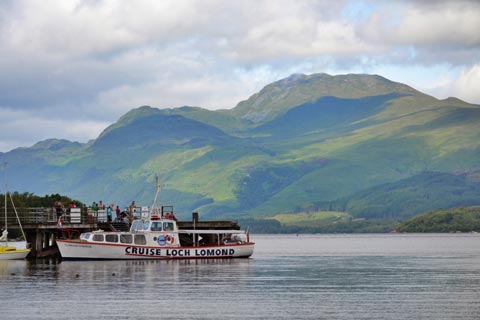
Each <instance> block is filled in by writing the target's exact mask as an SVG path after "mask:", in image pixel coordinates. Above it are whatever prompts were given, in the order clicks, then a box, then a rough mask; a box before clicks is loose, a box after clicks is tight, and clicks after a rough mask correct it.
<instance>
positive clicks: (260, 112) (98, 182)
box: [3, 74, 480, 220]
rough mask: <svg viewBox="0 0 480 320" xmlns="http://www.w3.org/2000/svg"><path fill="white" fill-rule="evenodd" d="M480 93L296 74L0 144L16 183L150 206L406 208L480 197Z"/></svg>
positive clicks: (266, 211)
mask: <svg viewBox="0 0 480 320" xmlns="http://www.w3.org/2000/svg"><path fill="white" fill-rule="evenodd" d="M479 128H480V106H478V105H472V104H468V103H465V102H463V101H460V100H458V99H454V98H450V99H446V100H438V99H435V98H433V97H430V96H428V95H425V94H423V93H421V92H418V91H416V90H414V89H412V88H411V87H408V86H406V85H404V84H400V83H395V82H392V81H390V80H387V79H385V78H382V77H380V76H375V75H341V76H330V75H326V74H314V75H308V76H307V75H294V76H291V77H289V78H286V79H283V80H279V81H277V82H275V83H272V84H270V85H267V86H266V87H265V88H263V89H262V90H261V91H260V92H258V93H256V94H254V95H252V96H251V97H250V98H249V99H247V100H245V101H242V102H240V103H239V104H238V105H237V106H236V107H235V108H233V109H231V110H219V111H209V110H205V109H202V108H197V107H180V108H172V109H164V110H159V109H156V108H152V107H148V106H143V107H140V108H137V109H134V110H132V111H130V112H128V113H127V114H125V115H124V116H123V117H121V118H120V119H119V120H118V121H117V122H116V123H114V124H112V125H111V126H109V127H108V128H107V129H105V131H104V132H103V133H102V134H101V135H100V136H99V137H98V138H97V139H95V140H93V141H91V142H89V143H88V144H79V143H73V142H69V141H65V140H48V141H44V142H40V143H38V144H36V145H35V146H33V147H31V148H20V149H15V150H12V151H10V152H8V153H5V154H3V157H4V158H5V159H6V160H7V161H8V162H9V177H10V178H9V181H10V187H11V188H12V189H13V190H17V191H20V192H24V191H25V192H34V193H36V194H40V195H43V194H46V193H60V194H67V195H69V196H70V197H72V198H76V199H81V200H83V201H84V202H85V203H91V202H92V201H99V200H103V201H104V202H115V203H118V204H120V205H127V204H128V203H130V202H131V201H132V200H136V201H137V203H141V204H145V205H149V204H150V203H151V201H152V196H153V192H154V181H155V175H158V176H159V178H160V181H161V193H160V200H161V202H162V203H163V204H173V205H175V206H176V208H177V214H178V215H179V216H180V217H189V216H190V212H191V211H198V212H200V214H201V216H202V217H203V218H219V219H220V218H232V217H235V218H242V219H248V218H251V217H265V218H268V217H272V216H274V215H276V214H279V213H290V214H295V213H297V212H306V211H311V210H313V211H317V210H324V211H342V212H345V213H346V214H349V215H351V216H352V217H354V218H368V219H373V218H375V219H378V218H380V219H384V218H388V219H391V220H399V219H405V218H408V217H411V216H412V215H414V214H416V213H419V212H423V211H427V210H433V209H438V208H449V207H454V206H459V205H480V195H479V188H478V179H477V178H476V177H477V176H478V172H479V170H480V130H479Z"/></svg>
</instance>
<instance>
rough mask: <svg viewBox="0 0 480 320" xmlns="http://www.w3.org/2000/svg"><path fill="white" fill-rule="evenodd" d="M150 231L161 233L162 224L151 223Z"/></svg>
mask: <svg viewBox="0 0 480 320" xmlns="http://www.w3.org/2000/svg"><path fill="white" fill-rule="evenodd" d="M150 230H152V231H162V223H161V222H152V227H151V228H150Z"/></svg>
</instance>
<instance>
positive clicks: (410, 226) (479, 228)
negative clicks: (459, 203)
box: [395, 207, 480, 232]
mask: <svg viewBox="0 0 480 320" xmlns="http://www.w3.org/2000/svg"><path fill="white" fill-rule="evenodd" d="M395 229H396V230H397V231H398V232H473V231H474V232H480V207H460V208H452V209H446V210H433V211H430V212H427V213H424V214H420V215H418V216H415V217H413V218H412V219H409V220H407V221H405V222H404V223H402V224H400V225H398V226H397V227H396V228H395Z"/></svg>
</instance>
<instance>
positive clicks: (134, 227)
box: [131, 221, 141, 230]
mask: <svg viewBox="0 0 480 320" xmlns="http://www.w3.org/2000/svg"><path fill="white" fill-rule="evenodd" d="M139 223H141V221H134V222H133V224H132V228H131V230H137V228H138V224H139Z"/></svg>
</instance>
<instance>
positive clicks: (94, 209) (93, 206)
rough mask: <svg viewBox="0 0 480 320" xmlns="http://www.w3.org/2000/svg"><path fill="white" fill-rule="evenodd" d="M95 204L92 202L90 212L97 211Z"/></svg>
mask: <svg viewBox="0 0 480 320" xmlns="http://www.w3.org/2000/svg"><path fill="white" fill-rule="evenodd" d="M97 210H98V209H97V204H96V203H95V201H94V202H92V211H97Z"/></svg>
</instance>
